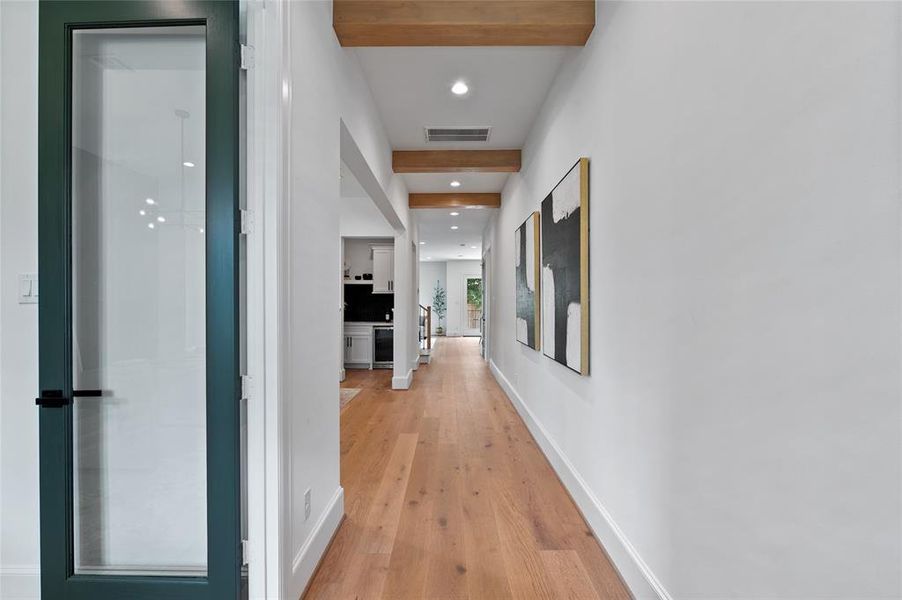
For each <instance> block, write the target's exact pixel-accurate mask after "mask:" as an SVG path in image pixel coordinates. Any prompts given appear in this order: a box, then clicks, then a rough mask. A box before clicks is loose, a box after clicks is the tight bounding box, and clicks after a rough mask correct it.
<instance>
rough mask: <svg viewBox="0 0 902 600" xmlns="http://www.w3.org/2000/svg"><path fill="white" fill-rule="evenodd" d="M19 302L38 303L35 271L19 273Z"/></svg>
mask: <svg viewBox="0 0 902 600" xmlns="http://www.w3.org/2000/svg"><path fill="white" fill-rule="evenodd" d="M18 294H19V304H37V303H38V275H37V273H19V289H18Z"/></svg>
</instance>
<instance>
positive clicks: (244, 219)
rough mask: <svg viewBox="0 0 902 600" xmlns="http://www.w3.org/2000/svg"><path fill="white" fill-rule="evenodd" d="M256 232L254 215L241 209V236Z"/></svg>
mask: <svg viewBox="0 0 902 600" xmlns="http://www.w3.org/2000/svg"><path fill="white" fill-rule="evenodd" d="M253 232H254V213H253V212H251V211H249V210H247V209H244V208H242V209H241V234H242V235H248V234H249V233H253Z"/></svg>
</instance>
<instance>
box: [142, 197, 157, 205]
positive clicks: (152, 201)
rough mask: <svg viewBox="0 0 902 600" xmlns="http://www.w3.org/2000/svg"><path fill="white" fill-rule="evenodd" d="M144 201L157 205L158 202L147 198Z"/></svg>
mask: <svg viewBox="0 0 902 600" xmlns="http://www.w3.org/2000/svg"><path fill="white" fill-rule="evenodd" d="M144 201H145V202H147V203H148V204H156V201H155V200H154V199H153V198H146V199H145V200H144Z"/></svg>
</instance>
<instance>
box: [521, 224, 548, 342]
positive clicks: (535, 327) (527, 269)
mask: <svg viewBox="0 0 902 600" xmlns="http://www.w3.org/2000/svg"><path fill="white" fill-rule="evenodd" d="M514 244H515V246H516V248H515V250H514V256H515V259H516V267H517V270H516V279H517V341H518V342H520V343H522V344H526V345H527V346H529V347H530V348H534V349H535V350H538V349H539V347H540V346H541V342H540V340H541V336H540V335H539V331H540V329H539V323H540V322H541V307H542V303H541V302H540V297H539V287H540V285H539V280H540V271H539V213H538V212H534V213H532V214H531V215H529V218H528V219H526V220H525V221H524V222H523V224H522V225H520V227H518V228H517V231H516V232H515V233H514Z"/></svg>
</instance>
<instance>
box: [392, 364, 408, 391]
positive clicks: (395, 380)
mask: <svg viewBox="0 0 902 600" xmlns="http://www.w3.org/2000/svg"><path fill="white" fill-rule="evenodd" d="M412 382H413V369H408V370H407V375H406V376H405V377H392V378H391V389H393V390H409V389H410V384H411V383H412Z"/></svg>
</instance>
